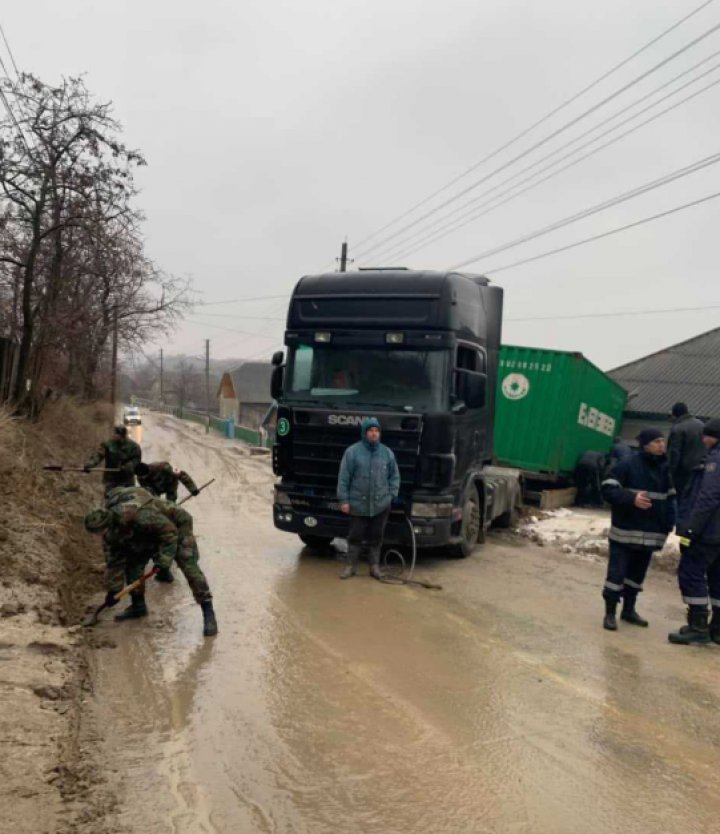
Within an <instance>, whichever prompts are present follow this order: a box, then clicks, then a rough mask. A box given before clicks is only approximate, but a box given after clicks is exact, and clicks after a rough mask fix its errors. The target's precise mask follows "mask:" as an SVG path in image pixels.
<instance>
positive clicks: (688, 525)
mask: <svg viewBox="0 0 720 834" xmlns="http://www.w3.org/2000/svg"><path fill="white" fill-rule="evenodd" d="M678 533H680V535H682V536H689V537H690V538H691V539H692V540H693V541H696V542H702V543H703V544H720V444H718V445H716V446H715V447H714V448H713V449H712V451H711V452H710V453H709V454H708V456H707V457H706V458H705V460H704V461H703V463H702V464H700V466H698V467H696V468H695V469H693V472H692V475H691V476H690V481H689V483H688V486H687V488H686V489H685V492H684V493H683V496H682V500H681V502H680V503H679V512H678Z"/></svg>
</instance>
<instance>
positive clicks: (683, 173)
mask: <svg viewBox="0 0 720 834" xmlns="http://www.w3.org/2000/svg"><path fill="white" fill-rule="evenodd" d="M717 83H720V79H718V82H717ZM718 162H720V151H719V152H718V153H715V154H712V155H711V156H708V157H705V158H704V159H700V160H698V161H697V162H694V163H692V164H691V165H687V166H685V167H683V168H678V169H677V170H675V171H672V172H671V173H669V174H666V175H665V176H663V177H660V178H658V179H656V180H652V181H650V182H647V183H645V184H644V185H640V186H638V187H637V188H632V189H630V191H625V192H623V193H622V194H618V195H617V196H616V197H612V198H610V199H609V200H604V201H603V202H601V203H596V204H595V205H593V206H590V207H589V208H587V209H584V210H582V211H579V212H576V213H575V214H571V215H569V216H568V217H564V218H562V219H561V220H556V221H555V222H554V223H550V224H548V225H547V226H543V227H542V228H540V229H536V230H534V231H532V232H528V233H527V234H524V235H521V236H520V237H517V238H515V239H514V240H511V241H508V242H507V243H504V244H501V245H500V246H495V247H493V248H491V249H486V250H485V251H484V252H480V253H479V254H477V255H474V256H473V257H472V258H470V259H469V260H468V261H466V262H465V263H474V262H475V261H479V260H482V259H483V258H486V257H490V256H491V255H497V254H499V253H500V252H505V251H507V250H508V249H513V248H514V247H516V246H520V245H521V244H524V243H528V242H529V241H531V240H535V239H536V238H538V237H542V236H543V235H546V234H550V232H555V231H557V230H558V229H562V228H564V227H565V226H569V225H571V224H572V223H577V222H578V221H580V220H584V219H585V218H587V217H591V216H592V215H594V214H597V213H598V212H601V211H606V210H607V209H609V208H614V207H615V206H617V205H620V204H621V203H624V202H627V201H628V200H631V199H634V198H635V197H640V196H642V195H643V194H647V193H648V192H650V191H654V190H655V189H656V188H661V187H663V186H665V185H669V184H670V183H673V182H676V181H677V180H679V179H682V178H684V177H687V176H690V175H691V174H695V173H697V172H698V171H702V170H704V169H705V168H708V167H710V166H711V165H716V164H717V163H718ZM465 263H463V264H462V266H464V265H465Z"/></svg>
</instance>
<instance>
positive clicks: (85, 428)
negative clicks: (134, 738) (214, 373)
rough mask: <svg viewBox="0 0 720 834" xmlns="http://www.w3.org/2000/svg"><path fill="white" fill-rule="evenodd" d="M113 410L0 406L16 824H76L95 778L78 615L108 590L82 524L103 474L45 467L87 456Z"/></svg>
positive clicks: (2, 655) (4, 667)
mask: <svg viewBox="0 0 720 834" xmlns="http://www.w3.org/2000/svg"><path fill="white" fill-rule="evenodd" d="M109 420H110V412H109V411H108V409H107V407H105V406H100V405H87V406H81V405H78V404H77V403H74V402H73V401H70V400H61V401H58V402H54V403H50V404H48V406H47V407H46V409H45V410H44V411H43V413H42V415H41V417H40V419H39V420H37V421H36V422H30V421H27V420H20V419H13V418H11V417H10V415H9V414H8V413H7V412H5V411H0V502H1V503H0V506H1V510H0V745H1V746H2V751H3V754H2V756H1V757H0V800H1V802H2V807H3V829H4V830H7V831H13V832H15V834H21V832H31V831H32V832H34V834H38V833H39V832H60V831H68V832H69V831H73V830H76V821H77V818H76V814H75V809H76V808H77V809H79V808H80V807H81V805H82V804H83V802H82V799H83V793H84V792H86V791H87V790H89V788H90V786H91V783H92V781H93V777H92V767H91V762H90V761H88V760H86V759H85V758H84V757H83V756H81V754H80V751H79V750H78V749H77V737H78V735H77V734H78V727H79V717H80V709H81V702H82V698H83V692H84V691H85V690H86V689H87V688H88V687H89V680H88V676H87V660H86V647H87V645H88V637H86V635H84V634H82V633H80V630H79V628H78V627H77V623H78V622H79V621H80V619H81V617H82V615H83V613H84V612H85V609H86V605H87V601H88V599H89V596H90V595H91V594H93V593H96V592H97V591H99V590H101V588H102V564H101V560H100V559H99V550H98V546H97V542H96V541H94V540H92V539H91V538H90V536H88V535H87V534H86V533H85V531H84V529H83V527H82V517H83V514H84V513H85V512H86V511H87V510H88V508H89V507H91V506H92V505H93V504H97V503H98V502H99V499H100V496H101V488H100V484H99V480H98V479H99V476H98V475H84V474H82V473H77V474H64V473H54V472H43V470H42V466H43V464H47V463H64V464H72V463H75V464H78V463H80V462H82V461H83V459H84V458H85V457H86V456H87V454H88V452H89V450H90V449H91V448H92V447H93V446H94V445H95V444H96V443H97V442H99V440H100V439H102V438H103V437H104V436H106V434H107V430H108V426H109ZM92 639H93V638H92V637H90V638H89V640H92ZM86 807H87V806H86Z"/></svg>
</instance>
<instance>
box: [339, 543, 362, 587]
mask: <svg viewBox="0 0 720 834" xmlns="http://www.w3.org/2000/svg"><path fill="white" fill-rule="evenodd" d="M357 568H358V552H357V549H356V548H355V546H354V545H352V544H351V545H349V547H348V553H347V562H346V564H345V567H344V568H343V570H342V573H341V574H340V579H350V578H351V577H353V576H355V574H356V573H357Z"/></svg>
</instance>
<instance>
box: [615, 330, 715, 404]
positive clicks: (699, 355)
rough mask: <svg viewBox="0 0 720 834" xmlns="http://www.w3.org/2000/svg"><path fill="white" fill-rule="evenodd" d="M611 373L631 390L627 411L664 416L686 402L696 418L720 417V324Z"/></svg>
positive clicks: (628, 390)
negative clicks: (674, 406) (676, 404)
mask: <svg viewBox="0 0 720 834" xmlns="http://www.w3.org/2000/svg"><path fill="white" fill-rule="evenodd" d="M608 374H609V376H611V377H612V378H613V379H614V380H616V381H617V382H619V383H620V385H622V386H623V388H625V389H626V391H627V392H628V403H627V406H626V411H625V413H626V414H637V415H642V416H651V415H654V416H663V417H665V416H667V415H669V413H670V409H671V408H672V406H673V404H674V403H676V402H684V403H686V404H687V406H688V409H689V411H690V413H691V414H694V415H695V416H697V417H701V418H702V419H708V418H709V417H718V416H720V327H718V328H715V329H714V330H709V331H707V333H701V334H700V335H699V336H695V337H694V338H692V339H688V340H687V341H685V342H680V343H679V344H677V345H672V346H671V347H668V348H665V349H664V350H660V351H657V352H656V353H651V354H650V355H649V356H644V357H643V358H642V359H637V360H636V361H635V362H630V363H628V364H627V365H621V366H620V367H619V368H615V369H614V370H612V371H608Z"/></svg>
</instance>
